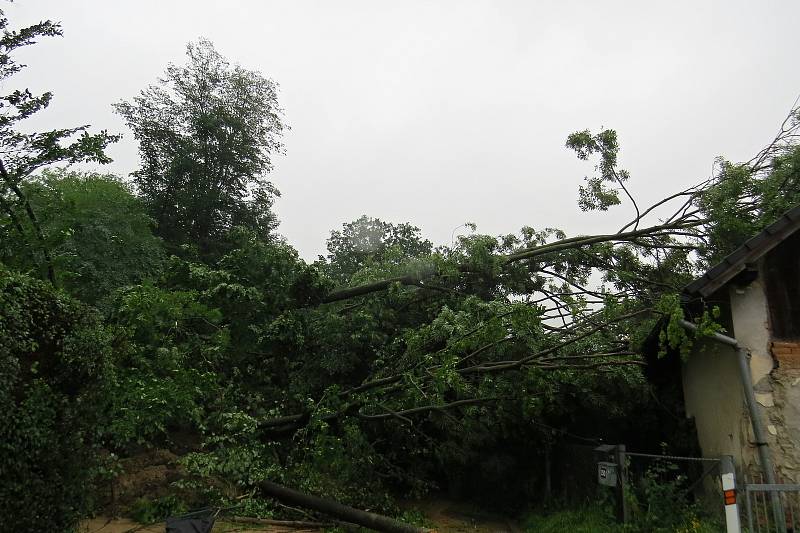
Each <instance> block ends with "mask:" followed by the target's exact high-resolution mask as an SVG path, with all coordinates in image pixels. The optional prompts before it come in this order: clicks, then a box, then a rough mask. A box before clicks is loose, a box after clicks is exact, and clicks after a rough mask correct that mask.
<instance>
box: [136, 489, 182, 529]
mask: <svg viewBox="0 0 800 533" xmlns="http://www.w3.org/2000/svg"><path fill="white" fill-rule="evenodd" d="M186 511H187V507H186V504H185V503H183V502H182V501H181V500H180V499H179V498H178V497H177V496H175V495H173V494H168V495H167V496H162V497H161V498H156V499H155V500H151V499H149V498H139V499H138V500H136V501H135V502H134V504H133V507H132V508H131V518H133V519H134V520H136V521H137V522H139V523H141V524H154V523H156V522H162V521H164V520H165V519H167V518H169V517H171V516H180V515H181V514H183V513H185V512H186Z"/></svg>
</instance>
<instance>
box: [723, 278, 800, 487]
mask: <svg viewBox="0 0 800 533" xmlns="http://www.w3.org/2000/svg"><path fill="white" fill-rule="evenodd" d="M759 270H760V271H761V273H762V276H760V277H759V279H757V280H755V281H753V282H752V283H750V284H749V285H747V286H746V287H737V286H731V287H730V289H729V290H730V301H731V311H732V317H733V334H734V336H735V337H736V340H737V341H739V343H740V344H741V345H742V346H744V347H746V348H747V350H748V351H749V353H750V372H751V374H752V379H753V389H754V391H755V396H756V402H757V403H758V408H759V409H760V411H761V413H762V416H763V420H764V423H765V424H766V426H767V427H766V430H767V441H768V444H769V447H770V451H771V454H772V458H773V461H774V463H775V467H776V470H777V475H778V479H779V480H780V481H785V482H798V481H799V480H800V344H798V343H773V339H772V336H771V329H770V310H769V303H768V300H767V296H766V291H765V288H764V284H763V282H762V281H761V280H763V273H764V270H763V264H762V265H760V267H759ZM793 345H794V346H796V347H797V348H798V350H797V352H795V351H794V350H795V348H794V347H793ZM774 346H777V347H778V349H777V351H776V350H775V349H774V348H773V347H774ZM782 350H783V351H782ZM773 354H775V357H773ZM787 356H788V357H787ZM742 423H743V427H742V431H743V433H744V435H746V440H745V442H744V446H745V448H744V450H743V453H742V454H741V455H742V459H743V462H742V463H741V464H742V465H744V466H746V467H747V470H748V472H750V473H755V472H759V471H760V468H759V467H758V466H757V465H758V458H757V452H756V449H755V446H754V445H753V444H752V443H753V441H754V437H753V433H752V428H751V426H750V421H749V418H748V417H747V416H746V413H745V414H744V416H743V419H742Z"/></svg>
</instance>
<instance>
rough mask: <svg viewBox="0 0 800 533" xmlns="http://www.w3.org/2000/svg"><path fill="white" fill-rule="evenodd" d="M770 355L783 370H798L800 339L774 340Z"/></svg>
mask: <svg viewBox="0 0 800 533" xmlns="http://www.w3.org/2000/svg"><path fill="white" fill-rule="evenodd" d="M772 355H773V356H774V357H775V359H776V360H777V361H778V363H779V364H780V367H781V368H782V369H784V370H789V369H792V370H800V341H775V342H773V343H772Z"/></svg>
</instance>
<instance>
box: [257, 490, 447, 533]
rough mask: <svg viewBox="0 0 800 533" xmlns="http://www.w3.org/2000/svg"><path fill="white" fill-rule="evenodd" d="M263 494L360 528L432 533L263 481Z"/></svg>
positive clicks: (399, 532)
mask: <svg viewBox="0 0 800 533" xmlns="http://www.w3.org/2000/svg"><path fill="white" fill-rule="evenodd" d="M258 488H259V490H260V491H261V493H262V494H264V495H265V496H269V497H271V498H274V499H276V500H279V501H282V502H284V503H289V504H292V505H297V506H299V507H303V508H305V509H312V510H314V511H318V512H320V513H323V514H326V515H328V516H331V517H333V518H337V519H339V520H344V521H345V522H350V523H353V524H358V525H359V526H362V527H366V528H369V529H373V530H375V531H383V532H385V533H430V532H431V530H430V529H426V528H422V527H417V526H412V525H410V524H406V523H404V522H400V521H399V520H395V519H394V518H389V517H388V516H383V515H379V514H376V513H370V512H369V511H362V510H360V509H355V508H353V507H349V506H347V505H343V504H341V503H339V502H335V501H333V500H329V499H326V498H320V497H319V496H312V495H310V494H305V493H302V492H299V491H296V490H294V489H290V488H288V487H284V486H283V485H278V484H277V483H272V482H271V481H262V482H261V483H259V484H258Z"/></svg>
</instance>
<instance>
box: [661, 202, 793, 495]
mask: <svg viewBox="0 0 800 533" xmlns="http://www.w3.org/2000/svg"><path fill="white" fill-rule="evenodd" d="M683 304H684V310H685V312H686V314H687V317H691V316H697V315H698V314H699V313H702V311H703V310H704V309H709V308H711V307H714V306H718V307H719V309H720V311H721V315H720V318H719V319H718V320H719V321H720V322H721V324H722V325H723V326H724V328H725V332H724V334H725V335H726V336H728V337H732V338H734V339H735V340H736V341H737V343H738V345H739V346H740V347H742V348H744V350H745V351H746V352H747V353H748V354H749V357H748V358H747V362H748V363H749V365H748V364H743V365H741V366H740V364H739V359H738V357H739V354H738V353H737V350H736V349H735V347H734V346H731V345H726V344H724V343H721V342H717V341H715V340H713V339H710V338H704V339H702V340H700V341H697V342H695V344H694V345H693V347H692V350H691V353H690V355H689V356H688V357H687V358H685V360H684V361H681V360H680V359H679V358H677V357H676V356H675V354H672V357H670V359H672V362H671V363H666V362H662V363H659V362H654V363H653V364H654V365H656V366H658V365H659V364H660V365H662V368H665V367H664V366H663V365H667V364H671V365H672V368H673V372H675V371H679V372H680V376H681V384H682V392H683V400H684V406H685V413H686V416H687V417H691V418H693V419H694V423H695V427H696V430H697V437H698V441H699V446H700V449H701V452H702V454H703V456H704V457H719V456H721V455H731V456H733V457H734V461H735V463H736V465H737V470H739V472H740V474H746V475H748V476H749V477H750V478H751V479H753V478H754V477H755V479H756V480H758V476H759V474H762V473H763V472H762V470H761V468H760V462H761V461H760V459H759V453H758V442H757V439H756V438H755V434H754V430H753V420H756V422H758V418H760V419H761V424H760V425H761V426H763V427H762V428H761V433H762V434H763V437H764V441H765V442H766V444H767V446H768V453H769V456H770V457H771V462H772V463H773V464H774V467H775V471H776V476H777V479H778V481H780V482H788V483H791V482H794V483H798V482H800V206H797V207H795V208H794V209H792V210H790V211H788V212H787V213H785V214H784V215H783V216H782V217H781V218H780V219H779V220H777V221H776V222H774V223H773V224H771V225H770V226H769V227H767V228H766V229H765V230H764V231H762V232H761V233H759V234H758V235H756V236H754V237H753V238H751V239H750V240H748V241H747V242H745V243H744V244H743V245H742V246H741V247H740V248H738V249H737V250H736V251H734V252H733V253H731V254H730V255H729V256H728V257H726V258H725V259H724V260H723V261H722V262H721V263H719V264H718V265H716V266H714V267H713V268H711V269H710V270H708V271H707V272H706V273H705V274H703V275H702V276H700V277H699V278H697V279H696V280H695V281H693V282H692V283H690V284H689V285H687V286H686V287H685V289H684V291H683ZM651 353H652V348H651ZM649 359H650V361H651V362H653V358H652V356H651V357H649ZM748 366H749V374H750V376H743V374H745V372H743V371H742V370H743V369H747V367H748ZM676 377H677V376H676V375H675V373H672V379H673V380H674V379H675V378H676ZM749 386H751V387H752V392H753V396H754V398H755V402H754V403H755V406H754V407H755V409H757V412H756V413H755V416H754V417H753V416H750V414H749V411H748V409H747V404H746V403H745V398H746V397H747V394H746V392H748V391H747V387H749ZM761 457H763V455H762V456H761Z"/></svg>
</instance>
